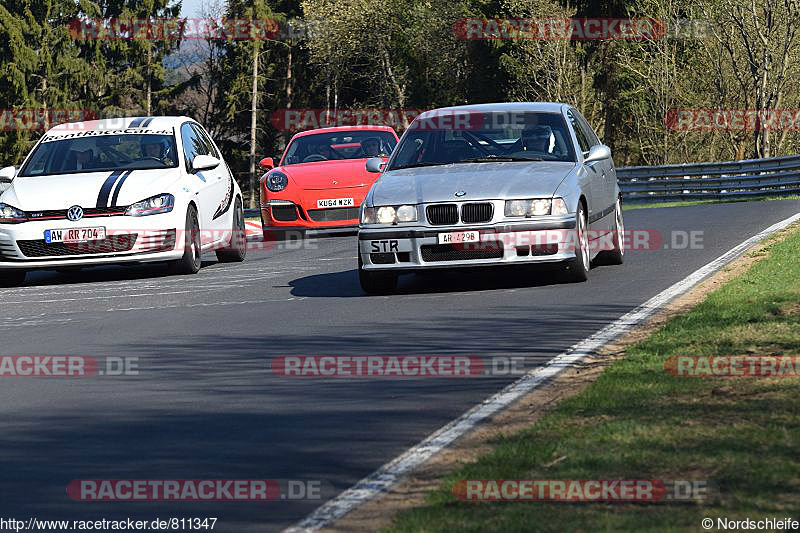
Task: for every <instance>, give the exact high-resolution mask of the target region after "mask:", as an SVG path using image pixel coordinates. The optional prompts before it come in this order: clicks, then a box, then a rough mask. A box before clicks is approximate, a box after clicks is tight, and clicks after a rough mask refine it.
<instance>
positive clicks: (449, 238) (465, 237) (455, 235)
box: [439, 231, 481, 244]
mask: <svg viewBox="0 0 800 533" xmlns="http://www.w3.org/2000/svg"><path fill="white" fill-rule="evenodd" d="M479 240H481V239H480V234H479V233H478V232H477V231H454V232H452V233H440V234H439V244H463V243H465V242H478V241H479Z"/></svg>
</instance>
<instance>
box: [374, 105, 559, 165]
mask: <svg viewBox="0 0 800 533" xmlns="http://www.w3.org/2000/svg"><path fill="white" fill-rule="evenodd" d="M493 161H497V162H502V161H568V162H575V150H574V149H573V146H572V142H571V140H570V135H569V130H568V129H567V124H566V122H565V121H564V118H563V117H562V116H561V114H559V113H536V112H516V113H506V112H497V113H470V112H464V113H462V114H460V115H456V114H453V113H449V114H448V113H443V114H437V115H434V116H433V117H431V118H427V119H420V118H418V119H417V120H415V121H414V123H412V124H411V126H410V127H409V130H408V131H407V132H406V134H405V135H404V136H403V138H402V139H401V140H400V144H399V145H398V147H397V150H396V152H395V155H394V157H393V158H392V160H391V161H390V162H389V168H388V170H397V169H401V168H409V167H419V166H433V165H448V164H455V163H482V162H493Z"/></svg>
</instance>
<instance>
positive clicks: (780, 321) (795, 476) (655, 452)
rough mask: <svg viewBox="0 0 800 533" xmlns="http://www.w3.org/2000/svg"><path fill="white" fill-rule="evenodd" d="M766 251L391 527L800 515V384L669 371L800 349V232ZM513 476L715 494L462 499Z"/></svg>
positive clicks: (635, 524) (641, 526)
mask: <svg viewBox="0 0 800 533" xmlns="http://www.w3.org/2000/svg"><path fill="white" fill-rule="evenodd" d="M762 255H764V256H765V257H764V258H763V259H761V260H759V261H758V262H756V263H754V264H753V265H752V267H751V268H750V269H749V270H748V271H747V272H746V273H744V274H743V275H741V276H739V277H737V278H735V279H734V280H732V281H731V282H729V283H727V284H726V285H724V286H722V287H721V288H720V289H718V290H716V291H714V292H712V293H711V294H709V295H708V297H707V298H706V299H705V300H704V301H703V302H702V303H701V304H699V305H698V306H697V307H695V308H694V309H693V310H692V311H690V312H689V313H687V314H685V315H681V316H678V317H675V318H673V319H671V320H670V321H668V322H667V323H666V324H665V325H664V326H663V327H662V328H661V329H659V330H658V331H656V332H655V333H654V334H653V335H652V336H650V337H649V338H647V339H646V340H644V341H642V342H640V343H638V344H636V345H634V346H632V347H630V348H629V349H628V350H627V351H626V355H625V357H624V358H622V359H620V360H618V361H616V362H615V363H613V364H612V365H611V366H610V367H609V368H608V369H606V371H605V372H604V373H603V374H602V375H601V376H600V377H599V378H598V379H597V381H595V382H594V383H593V384H591V385H590V386H589V387H587V388H586V389H584V391H583V392H581V393H579V394H578V395H576V396H574V397H572V398H569V399H566V400H564V401H562V402H561V403H560V404H559V405H558V406H557V407H556V408H555V409H554V410H553V411H552V412H550V413H549V414H547V415H546V416H545V417H543V418H542V419H540V421H539V422H537V423H536V424H535V425H534V426H533V427H531V428H529V429H528V430H526V431H524V432H521V433H519V434H516V435H513V436H511V437H506V438H502V439H498V440H496V441H494V442H493V443H492V444H493V445H494V446H495V448H494V451H493V452H491V453H489V454H487V455H484V456H482V457H481V458H480V459H479V460H478V461H477V462H476V463H474V464H470V465H467V466H465V467H463V468H461V469H459V470H458V471H457V472H455V473H453V474H452V475H451V476H449V477H448V478H447V479H445V480H444V481H443V483H442V485H441V486H440V488H439V489H437V490H436V491H434V492H432V493H431V494H429V495H428V497H427V500H426V503H425V504H424V505H423V506H421V507H418V508H415V509H411V510H408V511H405V512H403V513H400V514H399V515H398V516H397V517H395V520H394V522H393V527H392V529H391V530H393V531H475V532H478V531H480V532H484V531H503V532H506V531H559V532H561V531H575V530H579V531H580V530H582V531H597V530H605V531H617V530H641V531H684V530H686V529H687V528H691V529H692V530H698V531H702V528H701V527H700V522H701V520H702V519H703V518H705V517H711V518H713V519H714V520H716V517H727V518H729V519H744V518H752V519H757V518H764V517H781V518H785V517H793V518H795V519H797V518H799V517H800V460H799V459H800V378H730V379H723V378H679V377H672V376H670V375H668V374H666V373H665V371H664V360H665V359H666V358H667V357H668V356H670V355H741V354H800V231H798V229H797V228H794V229H793V230H792V231H791V232H788V236H786V238H785V239H783V240H774V241H773V242H771V243H770V244H769V245H768V247H767V248H766V251H765V252H763V254H762ZM561 457H563V458H564V459H563V460H561V461H559V462H557V463H556V464H553V465H551V466H547V465H548V464H550V463H552V462H553V461H554V459H556V458H561ZM503 478H512V479H671V480H675V479H680V480H709V481H710V482H711V483H712V484H714V485H716V488H717V490H718V493H717V496H715V497H713V498H709V499H707V500H705V501H702V502H696V503H692V504H675V503H673V504H669V503H651V504H623V503H554V502H463V501H460V500H458V499H456V498H455V497H454V496H453V493H452V487H453V484H454V483H455V481H457V480H460V479H503ZM715 492H716V491H715Z"/></svg>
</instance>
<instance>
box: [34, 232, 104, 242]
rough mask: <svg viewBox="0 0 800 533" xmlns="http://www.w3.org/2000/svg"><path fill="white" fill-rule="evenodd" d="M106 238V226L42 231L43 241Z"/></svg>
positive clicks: (79, 240)
mask: <svg viewBox="0 0 800 533" xmlns="http://www.w3.org/2000/svg"><path fill="white" fill-rule="evenodd" d="M105 238H106V228H70V229H48V230H45V232H44V242H47V243H51V242H64V243H73V242H89V241H102V240H105Z"/></svg>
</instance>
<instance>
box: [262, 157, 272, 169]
mask: <svg viewBox="0 0 800 533" xmlns="http://www.w3.org/2000/svg"><path fill="white" fill-rule="evenodd" d="M258 166H260V167H261V168H262V169H264V170H272V169H273V168H275V161H273V160H272V158H271V157H265V158H264V159H262V160H261V161H259V162H258Z"/></svg>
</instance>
